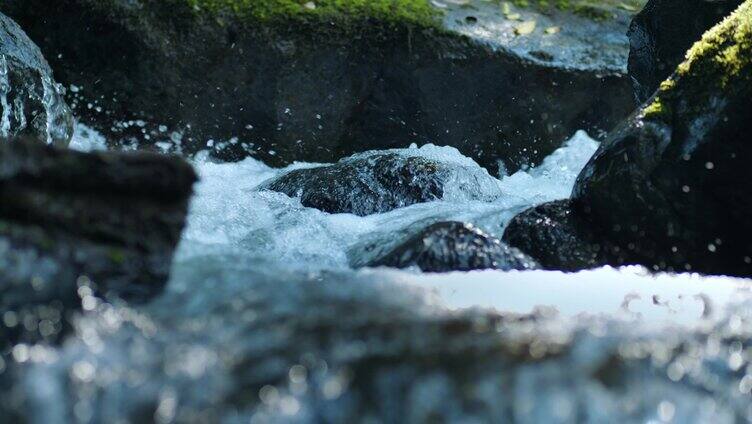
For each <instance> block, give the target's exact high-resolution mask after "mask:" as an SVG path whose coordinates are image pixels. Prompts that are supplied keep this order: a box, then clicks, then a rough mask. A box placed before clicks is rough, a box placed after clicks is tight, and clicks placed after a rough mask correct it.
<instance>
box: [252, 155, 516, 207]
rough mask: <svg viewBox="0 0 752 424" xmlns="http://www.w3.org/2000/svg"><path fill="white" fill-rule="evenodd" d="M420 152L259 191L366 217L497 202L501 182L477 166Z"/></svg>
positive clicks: (291, 175) (275, 182)
mask: <svg viewBox="0 0 752 424" xmlns="http://www.w3.org/2000/svg"><path fill="white" fill-rule="evenodd" d="M418 152H420V150H419V149H395V150H391V151H374V152H365V153H361V154H357V155H354V156H352V157H349V158H345V159H342V160H341V161H339V162H337V163H335V164H332V165H325V166H320V167H316V168H304V169H297V170H293V171H290V172H288V173H286V174H283V175H281V176H279V177H276V178H274V179H272V180H271V181H268V182H266V183H264V184H262V185H261V187H260V189H266V190H273V191H278V192H281V193H285V194H287V195H288V196H290V197H299V198H300V201H301V203H302V204H303V205H304V206H307V207H311V208H316V209H319V210H322V211H324V212H329V213H352V214H355V215H360V216H365V215H370V214H374V213H382V212H388V211H390V210H393V209H397V208H401V207H405V206H409V205H412V204H416V203H424V202H430V201H434V200H440V199H447V200H449V199H463V200H488V201H491V200H494V199H496V198H498V197H499V196H501V195H502V193H501V188H500V187H499V184H498V180H496V179H495V178H493V177H491V176H490V175H489V174H488V172H487V171H486V170H485V169H483V168H480V167H479V166H477V165H475V164H473V165H474V166H469V165H468V164H463V163H457V162H452V161H449V160H440V159H432V158H427V157H425V156H420V154H419V153H418Z"/></svg>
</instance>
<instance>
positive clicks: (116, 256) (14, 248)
mask: <svg viewBox="0 0 752 424" xmlns="http://www.w3.org/2000/svg"><path fill="white" fill-rule="evenodd" d="M195 180H196V177H195V174H194V172H193V170H192V169H191V167H190V166H188V165H187V164H186V163H185V162H183V161H182V160H179V159H176V158H167V157H162V156H156V155H152V154H115V153H100V154H87V153H79V152H74V151H70V150H61V149H58V148H55V147H52V146H46V145H44V144H42V143H40V142H37V141H29V140H12V139H11V140H9V139H5V140H1V141H0V200H1V201H0V269H1V270H2V272H1V273H0V295H1V296H0V298H1V299H2V300H0V315H4V316H5V317H6V318H8V317H11V321H15V322H16V323H17V324H16V325H12V326H8V325H7V321H6V325H5V326H3V327H2V328H3V329H4V330H7V333H5V334H2V333H0V334H2V335H3V339H5V338H6V337H11V339H15V338H17V337H19V336H21V338H22V339H31V340H35V339H37V340H38V339H49V338H52V339H54V338H55V337H56V336H57V333H58V332H59V330H60V329H61V326H62V320H61V318H62V316H63V314H64V312H65V311H66V310H67V309H68V308H73V309H76V308H80V307H81V302H82V299H83V298H84V297H86V296H90V295H92V294H98V295H100V296H107V297H121V298H125V299H127V300H131V301H142V300H145V299H149V298H151V297H153V296H154V295H156V294H158V293H160V292H161V290H162V288H163V287H164V284H165V283H166V280H167V277H168V274H169V270H170V263H171V260H172V253H173V249H174V248H175V246H176V244H177V242H178V240H179V238H180V233H181V230H182V227H183V224H184V221H185V217H186V213H187V204H188V198H189V196H190V194H191V192H192V185H193V183H194V181H195ZM30 323H31V324H30ZM22 329H25V330H28V331H22Z"/></svg>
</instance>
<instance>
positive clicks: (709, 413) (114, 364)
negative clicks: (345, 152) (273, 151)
mask: <svg viewBox="0 0 752 424" xmlns="http://www.w3.org/2000/svg"><path fill="white" fill-rule="evenodd" d="M72 147H73V148H76V149H79V150H86V151H90V150H97V149H102V148H104V140H103V138H102V137H100V136H99V135H97V134H96V133H95V132H93V131H91V130H89V129H88V128H86V127H85V126H83V125H80V124H79V125H78V126H77V128H76V133H75V136H74V140H73V143H72ZM405 148H406V149H410V153H411V154H418V155H420V156H424V157H427V158H433V159H441V160H444V161H452V162H456V163H461V164H463V165H465V166H468V167H477V165H476V164H475V163H474V162H473V161H472V160H471V159H469V158H466V157H463V156H462V155H461V154H460V153H459V152H458V151H457V150H456V149H453V148H449V147H439V146H433V145H426V146H422V147H420V148H418V147H415V146H405ZM596 148H597V142H595V141H594V140H592V139H591V138H589V137H588V136H587V134H585V133H584V132H578V133H577V134H576V135H574V136H573V137H572V139H570V140H569V141H568V142H567V143H566V144H565V145H564V146H563V147H562V148H561V149H559V150H557V151H556V152H554V153H553V154H552V155H550V156H549V157H548V158H547V159H546V160H545V161H544V162H543V163H542V164H541V165H540V166H538V167H536V168H533V169H528V170H523V171H519V172H517V173H515V174H513V175H509V176H502V177H501V178H499V179H497V180H494V181H495V184H498V187H499V188H500V189H501V191H502V192H503V193H504V195H503V196H501V197H500V198H498V199H496V200H494V201H489V202H483V201H467V200H461V199H459V198H457V199H455V200H451V199H450V200H444V201H436V202H431V203H425V204H417V205H413V206H409V207H405V208H401V209H397V210H394V211H391V212H388V213H383V214H376V215H370V216H366V217H358V216H355V215H349V214H327V213H323V212H320V211H318V210H315V209H310V208H306V207H303V206H302V205H301V204H300V202H299V200H298V199H295V198H290V197H288V196H285V195H283V194H280V193H275V192H270V191H263V190H258V189H257V187H258V186H259V185H260V184H261V183H263V182H264V181H266V180H268V179H269V178H272V177H274V176H277V175H280V174H281V173H284V172H287V171H289V170H291V169H297V168H301V167H312V166H319V165H317V164H304V163H299V164H295V165H292V166H290V167H288V168H286V169H273V168H270V167H268V166H266V165H264V164H262V163H261V162H259V161H257V160H254V159H252V158H251V159H246V160H244V161H242V162H239V163H213V162H211V161H210V160H208V159H207V158H206V157H203V156H202V155H198V157H196V158H195V159H194V165H195V167H196V169H197V171H198V173H199V175H200V178H201V181H200V182H199V183H198V184H197V186H196V187H195V189H196V194H195V197H194V199H193V201H192V204H191V208H190V215H189V218H188V224H187V228H186V229H185V231H184V234H183V238H182V241H181V244H180V247H179V249H178V251H177V253H176V258H175V261H174V265H173V272H172V277H171V280H170V282H169V284H168V287H167V290H166V292H165V293H164V294H163V295H162V296H161V297H160V298H158V299H156V300H155V301H153V302H151V303H150V304H148V305H145V306H140V307H128V306H125V305H108V304H105V303H101V302H100V301H98V300H97V299H94V298H92V297H91V295H90V293H89V292H87V291H84V292H83V293H81V296H82V302H83V304H84V309H85V310H86V312H85V313H84V314H83V316H82V317H81V318H80V319H79V321H78V324H77V330H76V336H75V337H73V338H72V339H71V340H69V341H68V342H67V343H66V344H65V345H64V346H63V347H61V348H59V349H51V348H48V349H44V348H39V347H36V348H31V347H24V346H23V345H20V346H21V347H20V348H19V347H17V348H16V349H14V352H13V353H14V357H15V358H16V359H17V360H19V361H20V362H25V361H29V362H32V363H33V367H32V369H33V372H31V373H29V376H28V377H27V378H26V379H25V386H24V391H25V392H26V393H27V395H28V396H29V397H30V398H31V401H32V405H34V404H38V405H47V407H45V408H37V409H34V410H35V411H36V412H35V414H37V415H36V416H33V419H34V420H35V421H38V422H45V423H52V422H59V421H61V419H60V417H69V418H71V419H72V420H74V421H81V422H87V421H90V420H96V421H106V422H117V421H118V420H120V419H123V418H128V419H131V420H133V419H139V418H149V419H151V418H153V419H155V420H156V421H157V422H172V421H173V420H183V421H202V420H210V421H215V420H216V421H221V422H248V421H251V422H311V421H318V422H331V421H343V420H344V421H347V420H348V419H352V418H353V417H359V418H364V417H365V418H369V417H370V418H372V419H373V422H380V421H400V420H402V419H407V420H415V421H422V420H430V419H431V418H432V417H433V418H436V419H444V420H448V421H457V422H483V421H486V420H487V419H488V418H489V417H495V418H496V419H498V418H499V417H502V416H505V417H508V418H509V419H510V420H520V421H524V420H531V421H535V422H606V421H611V422H614V421H617V422H671V421H674V422H709V421H712V422H739V421H740V420H742V421H743V420H748V419H752V407H750V406H749V405H750V404H752V403H751V402H749V400H750V398H749V396H750V395H749V393H750V391H752V365H750V364H749V360H750V358H751V357H752V354H751V352H752V351H751V350H750V349H752V348H750V347H749V346H746V345H745V343H746V342H744V340H749V335H750V333H752V314H751V313H750V310H752V308H750V306H752V291H751V289H752V284H750V282H749V281H747V280H742V279H734V278H726V277H701V276H698V275H695V274H678V275H670V274H658V275H656V274H652V273H649V272H648V271H647V270H645V269H642V268H639V267H625V268H622V269H612V268H602V269H597V270H592V271H583V272H579V273H574V274H565V273H561V272H551V271H525V272H519V271H513V272H501V271H478V272H470V273H461V272H455V273H446V274H423V273H421V272H420V271H419V270H415V269H407V270H393V269H383V268H376V269H360V270H355V269H353V268H351V266H350V264H351V263H352V261H353V252H357V249H358V246H361V245H362V244H363V243H367V242H369V241H373V240H380V239H384V238H395V236H396V235H399V234H401V233H402V232H404V231H405V229H407V228H411V227H414V226H423V225H428V224H430V223H432V222H435V221H443V220H459V221H463V222H470V223H473V224H474V225H476V226H477V227H480V228H482V229H483V230H485V231H487V232H489V233H491V234H493V235H496V236H501V234H502V232H503V229H504V227H505V225H506V224H507V223H508V222H509V220H510V219H511V218H512V217H513V216H514V215H515V214H517V213H519V212H520V211H522V210H524V209H526V208H528V207H530V206H533V205H537V204H540V203H543V202H547V201H551V200H556V199H561V198H566V197H568V196H569V194H570V191H571V189H572V186H573V184H574V180H575V178H576V176H577V174H578V172H579V171H580V169H582V167H583V166H584V165H585V163H586V162H587V160H588V159H589V158H590V157H591V155H592V154H593V153H594V152H595V149H596ZM450 184H451V183H450ZM455 188H457V189H459V188H458V187H455ZM458 199H459V200H458ZM489 311H496V312H499V313H504V314H507V315H509V314H511V315H509V316H516V315H515V314H529V313H533V315H534V316H535V317H537V318H535V319H534V320H533V321H531V322H530V323H528V324H519V325H517V324H515V325H512V324H510V325H509V326H508V327H507V324H503V325H501V327H503V329H501V330H499V331H500V332H501V334H504V337H508V339H506V338H505V339H504V340H506V341H505V342H504V346H508V345H512V344H515V343H517V341H518V340H521V339H524V340H528V341H530V340H532V341H531V342H530V343H529V344H526V345H525V346H527V347H526V348H525V349H526V352H527V354H529V355H530V357H531V358H534V359H535V358H549V359H546V360H544V361H543V362H542V363H538V364H537V365H535V366H532V365H529V364H526V362H525V361H522V362H520V363H517V362H515V361H516V360H511V359H502V358H501V357H499V359H498V361H496V362H494V361H493V358H494V355H495V354H493V355H492V354H485V355H484V354H483V352H485V350H484V349H487V348H488V346H487V345H486V344H485V343H486V341H487V339H486V338H484V337H485V336H483V337H481V336H482V335H483V334H485V331H486V330H482V331H481V330H477V331H473V332H472V337H470V336H468V337H470V339H462V340H458V338H457V336H451V335H449V336H445V337H444V336H442V337H443V338H442V337H440V338H438V339H436V340H435V339H432V338H431V337H432V334H433V332H432V331H433V330H431V328H433V327H430V328H428V327H426V328H424V327H423V326H422V325H428V324H426V323H436V322H444V320H451V319H455V318H457V317H478V316H481V317H483V316H486V315H485V314H488V313H489ZM491 313H492V312H491ZM470 319H474V318H470ZM478 322H479V324H478V325H480V326H481V327H483V326H484V325H487V324H484V323H487V321H485V318H484V319H483V320H480V321H478ZM392 325H394V326H396V327H395V328H392V327H391V326H392ZM431 325H433V324H431ZM501 327H500V328H501ZM374 328H376V329H378V331H376V332H374V331H375V330H373V329H374ZM483 328H485V327H483ZM476 333H477V334H476ZM442 334H443V333H442ZM476 337H480V338H479V339H476ZM468 340H470V341H468ZM468 343H470V345H468ZM549 344H550V345H557V346H558V345H559V344H561V345H563V346H566V347H565V348H564V352H565V353H559V354H553V355H552V356H550V357H549V356H547V355H548V353H543V352H544V351H546V352H548V350H546V349H547V348H546V349H544V348H543V347H541V346H549ZM468 346H472V348H468ZM19 349H20V350H19ZM432 349H433V350H432ZM463 349H469V350H463ZM434 350H435V351H436V352H438V353H437V355H442V354H445V355H449V354H450V353H449V352H452V354H456V352H458V351H459V352H466V353H463V354H461V355H459V358H460V359H459V362H458V363H453V365H447V364H443V365H442V363H438V364H434V365H431V366H428V368H426V365H425V364H423V362H420V361H421V359H416V358H421V357H420V356H419V354H420V352H424V351H434ZM395 352H397V353H395ZM390 355H396V356H395V357H396V358H398V360H397V362H396V363H395V362H390V361H389V360H388V359H384V358H390V357H391V356H390ZM462 358H465V359H464V360H463V359H462ZM504 358H506V357H504ZM611 358H618V359H614V360H612V359H611ZM416 361H417V362H416ZM475 361H478V363H482V364H483V365H484V368H483V369H482V370H480V371H478V370H476V369H475V368H473V366H474V362H475ZM609 361H612V362H609ZM411 364H412V365H411ZM418 364H423V365H418ZM604 364H606V365H604ZM361 367H365V368H361ZM372 367H376V368H373V369H378V370H379V372H378V373H376V372H375V371H374V372H375V374H376V375H375V376H370V374H369V373H368V371H367V370H368V369H371V368H372ZM497 367H498V368H497ZM604 370H606V371H604ZM612 374H616V375H617V376H616V377H612ZM363 375H368V376H370V377H363ZM463 378H468V379H469V380H463ZM499 379H501V380H499ZM505 379H508V380H505ZM616 380H618V384H617V383H614V382H613V381H616ZM468 381H469V382H470V383H468ZM468 384H470V386H468ZM228 399H231V402H229V405H231V406H228ZM467 399H472V402H475V403H472V402H470V401H467ZM463 402H465V403H463ZM467 402H470V403H467ZM50 405H53V406H54V407H50ZM66 405H72V407H71V408H72V409H71V410H65V408H66ZM144 411H148V412H144ZM154 411H156V412H154ZM142 414H151V415H147V416H142ZM62 421H65V420H62Z"/></svg>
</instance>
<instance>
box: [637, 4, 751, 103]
mask: <svg viewBox="0 0 752 424" xmlns="http://www.w3.org/2000/svg"><path fill="white" fill-rule="evenodd" d="M742 1H743V0H720V1H707V0H650V1H649V2H648V4H647V5H646V6H645V8H644V9H643V10H642V11H641V12H640V13H638V14H637V15H636V16H635V17H634V19H633V20H632V24H631V25H630V26H629V42H630V50H629V76H630V77H631V78H632V83H633V84H634V90H635V97H636V98H637V101H638V102H639V103H643V102H645V101H647V100H648V99H649V98H650V97H651V96H652V95H653V93H655V91H656V90H657V89H658V86H659V85H660V83H661V82H662V81H664V80H665V79H666V78H668V77H669V76H670V75H671V74H672V73H673V72H674V70H675V69H676V67H677V66H678V65H679V63H681V62H682V61H683V60H684V55H685V53H686V52H687V49H689V48H690V47H691V46H692V44H693V43H694V42H695V41H697V40H699V39H700V37H701V36H702V34H703V33H704V32H705V31H707V30H708V29H710V28H711V27H713V26H714V25H715V24H717V23H718V22H720V21H721V20H722V19H723V18H724V17H726V16H728V15H729V14H730V13H731V12H732V11H734V9H736V8H737V7H738V6H739V5H740V4H741V3H742Z"/></svg>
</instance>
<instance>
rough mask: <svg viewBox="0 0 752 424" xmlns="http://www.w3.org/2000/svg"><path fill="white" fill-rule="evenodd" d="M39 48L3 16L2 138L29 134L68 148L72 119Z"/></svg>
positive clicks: (0, 63)
mask: <svg viewBox="0 0 752 424" xmlns="http://www.w3.org/2000/svg"><path fill="white" fill-rule="evenodd" d="M63 95H64V91H63V89H62V88H61V87H60V85H58V84H57V83H56V82H55V81H54V80H53V78H52V70H51V69H50V66H49V65H48V64H47V62H46V61H45V59H44V57H42V53H41V52H40V51H39V48H38V47H37V46H36V45H35V44H34V43H33V42H32V41H31V40H30V39H29V38H28V37H27V36H26V34H25V33H24V32H23V31H22V30H21V28H20V27H19V26H18V25H17V24H16V23H15V22H13V21H12V20H11V19H10V18H8V17H7V16H5V15H3V14H2V13H0V137H3V138H5V137H11V136H21V135H28V136H33V137H36V138H38V139H40V140H46V141H47V143H50V144H51V143H55V144H58V145H67V144H68V142H69V141H70V138H71V135H72V134H73V116H72V115H71V111H70V109H69V108H68V106H67V105H66V103H65V100H64V99H63Z"/></svg>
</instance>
